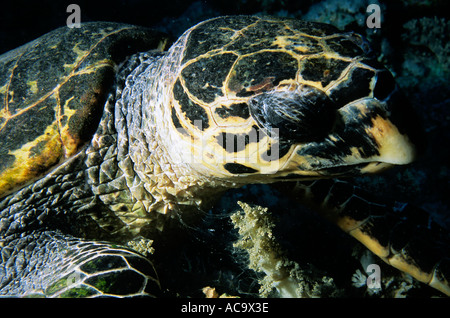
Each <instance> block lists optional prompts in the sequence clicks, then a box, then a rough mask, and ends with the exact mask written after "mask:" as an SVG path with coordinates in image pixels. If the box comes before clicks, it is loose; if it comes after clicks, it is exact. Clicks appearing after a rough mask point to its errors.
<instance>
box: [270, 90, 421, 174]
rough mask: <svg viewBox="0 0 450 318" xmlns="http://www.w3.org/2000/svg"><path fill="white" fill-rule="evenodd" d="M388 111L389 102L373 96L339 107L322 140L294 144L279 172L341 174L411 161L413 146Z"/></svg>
mask: <svg viewBox="0 0 450 318" xmlns="http://www.w3.org/2000/svg"><path fill="white" fill-rule="evenodd" d="M389 114H390V112H389V109H388V105H387V104H386V103H383V102H380V101H378V100H376V99H373V98H365V99H361V100H358V101H356V102H354V103H351V104H347V105H345V106H344V107H342V108H340V109H338V111H337V116H336V122H335V124H334V127H333V129H332V130H331V132H330V133H329V134H328V135H327V136H326V137H325V138H323V139H321V140H317V141H312V142H308V143H298V144H296V145H295V146H294V147H293V148H294V150H293V151H292V152H291V155H290V158H289V159H288V160H287V162H286V164H285V165H284V166H283V167H280V169H279V172H281V174H282V175H290V176H292V174H296V175H299V176H304V177H306V178H311V177H314V176H316V177H319V178H320V177H337V176H340V177H341V176H354V175H361V174H373V173H378V172H381V171H383V170H385V169H387V168H390V167H392V166H395V165H405V164H409V163H411V162H412V161H413V160H414V159H415V157H416V150H415V146H414V144H413V143H412V142H411V140H410V138H409V137H408V135H407V134H404V133H402V132H400V130H399V128H398V127H397V125H396V124H394V120H393V119H392V118H391V117H390V116H389ZM280 138H281V137H280Z"/></svg>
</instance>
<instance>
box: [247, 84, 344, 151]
mask: <svg viewBox="0 0 450 318" xmlns="http://www.w3.org/2000/svg"><path fill="white" fill-rule="evenodd" d="M249 108H250V113H251V114H252V116H253V118H254V119H255V120H256V122H257V123H258V126H259V127H260V128H261V129H263V131H264V132H265V133H266V134H267V135H269V136H271V137H273V138H279V139H281V141H288V142H310V141H316V140H320V139H322V138H323V137H325V136H326V135H328V133H329V132H330V131H331V128H332V126H333V122H334V119H335V116H336V109H337V107H335V105H334V103H333V102H332V101H331V100H330V99H329V98H328V96H327V95H326V94H325V93H324V92H322V91H321V90H319V89H317V88H315V87H313V86H309V85H301V86H299V87H296V88H295V89H291V88H289V89H287V90H272V91H269V92H264V93H262V94H259V95H256V96H254V97H252V98H251V99H250V100H249Z"/></svg>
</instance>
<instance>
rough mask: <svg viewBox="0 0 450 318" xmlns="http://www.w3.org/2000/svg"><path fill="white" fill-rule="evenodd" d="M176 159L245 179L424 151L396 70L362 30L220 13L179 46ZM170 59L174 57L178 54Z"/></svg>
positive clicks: (365, 169) (381, 161)
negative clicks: (373, 52) (411, 132)
mask: <svg viewBox="0 0 450 318" xmlns="http://www.w3.org/2000/svg"><path fill="white" fill-rule="evenodd" d="M171 52H172V53H170V54H178V57H179V62H178V64H177V65H179V67H178V71H177V72H175V73H176V74H175V77H174V79H173V81H172V86H171V91H170V100H171V102H170V106H171V107H170V114H169V112H167V114H168V115H167V117H169V116H170V118H168V120H169V121H171V122H172V128H173V129H174V130H173V131H176V133H173V135H172V136H171V138H170V139H168V140H169V142H170V145H169V146H168V148H170V149H171V150H172V152H173V156H172V157H177V158H178V159H179V160H180V161H181V162H187V161H189V165H190V167H191V168H193V169H194V170H197V171H199V172H201V173H202V174H203V175H208V176H211V175H212V176H215V177H218V178H221V179H226V180H234V181H236V182H241V181H242V183H247V182H270V181H271V180H282V179H308V178H321V177H335V176H347V175H359V174H364V173H374V172H378V171H380V170H383V169H385V168H387V167H389V166H392V165H399V164H407V163H409V162H411V161H412V160H413V158H414V155H415V150H414V146H413V144H412V142H411V140H410V138H409V136H408V133H407V129H406V128H405V127H406V126H405V125H404V124H403V122H407V121H408V119H407V118H406V115H407V114H408V113H410V110H408V109H407V106H405V105H404V104H403V103H401V102H400V103H399V102H398V101H397V99H396V97H395V96H397V93H396V92H397V88H396V84H395V81H394V79H393V77H392V75H391V73H390V72H389V71H388V70H386V69H385V68H384V67H383V66H382V65H380V63H378V62H377V61H376V59H374V58H373V57H370V56H369V49H368V46H367V44H366V43H365V42H364V40H363V39H362V37H361V36H359V35H357V34H353V33H342V32H341V31H339V30H338V29H336V28H334V27H332V26H330V25H326V24H321V23H311V22H304V21H298V20H293V19H275V18H258V17H249V16H237V17H221V18H216V19H212V20H209V21H206V22H203V23H201V24H199V25H196V26H194V27H193V28H191V29H190V30H188V31H187V32H186V33H185V34H184V35H183V36H182V37H181V38H180V39H179V40H178V42H177V43H175V44H174V46H173V47H172V49H171ZM169 56H171V55H169Z"/></svg>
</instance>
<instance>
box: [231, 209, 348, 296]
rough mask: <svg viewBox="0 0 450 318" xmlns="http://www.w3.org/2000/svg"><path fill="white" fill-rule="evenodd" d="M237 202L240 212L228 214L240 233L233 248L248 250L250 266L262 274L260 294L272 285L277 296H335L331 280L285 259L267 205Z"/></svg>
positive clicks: (335, 290) (266, 292)
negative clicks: (263, 275)
mask: <svg viewBox="0 0 450 318" xmlns="http://www.w3.org/2000/svg"><path fill="white" fill-rule="evenodd" d="M238 204H239V205H240V207H241V208H242V211H238V212H236V213H235V214H233V215H232V216H231V220H232V222H233V224H234V226H235V228H238V230H239V235H240V238H239V240H238V241H237V242H236V243H235V244H234V247H235V248H239V249H243V250H246V251H247V252H248V255H249V268H250V269H253V270H254V271H256V272H262V273H264V274H265V277H264V278H263V279H262V280H261V281H260V284H261V288H260V294H261V296H262V297H267V296H268V295H269V294H270V293H271V291H272V290H273V289H274V288H275V289H276V291H277V292H278V295H279V296H280V297H329V296H337V294H338V293H339V291H337V288H336V286H335V285H334V282H333V279H331V278H329V277H325V276H323V275H318V274H317V271H316V270H314V269H312V268H308V269H302V268H300V265H299V264H298V263H296V262H293V261H290V260H288V259H287V257H286V256H285V255H284V253H283V251H282V248H281V247H280V245H279V244H278V242H277V239H276V237H275V236H274V235H273V233H272V229H273V228H274V226H275V223H274V221H273V219H272V216H271V213H270V212H269V211H268V209H267V208H263V207H260V206H253V207H252V206H250V205H248V204H246V203H242V202H238Z"/></svg>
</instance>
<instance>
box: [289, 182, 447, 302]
mask: <svg viewBox="0 0 450 318" xmlns="http://www.w3.org/2000/svg"><path fill="white" fill-rule="evenodd" d="M281 186H282V187H283V188H286V184H285V185H281ZM284 190H287V191H286V192H291V193H292V194H293V196H294V197H295V198H296V199H297V200H301V201H302V202H305V201H306V202H308V203H309V204H310V206H311V207H312V208H313V209H314V210H316V211H318V212H319V213H320V214H321V215H323V216H325V217H326V218H327V219H328V220H330V221H332V222H333V223H335V224H337V225H338V226H339V227H340V228H341V229H342V230H343V231H345V232H346V233H348V234H350V235H351V236H353V237H354V238H356V239H357V240H358V241H360V242H361V243H362V244H364V245H365V246H366V247H367V248H368V249H369V250H370V251H372V252H373V253H374V254H375V255H377V256H379V257H380V258H381V259H382V260H383V261H385V262H386V263H387V264H389V265H391V266H393V267H395V268H397V269H399V270H401V271H403V272H405V273H407V274H410V275H411V276H413V277H414V278H415V279H417V280H419V281H421V282H423V283H426V284H428V285H430V286H431V287H433V288H436V289H438V290H440V291H441V292H443V293H444V294H446V295H449V296H450V283H449V282H450V250H449V248H448V246H449V244H448V243H449V239H450V237H449V235H448V233H447V232H446V231H445V230H444V229H443V228H441V227H440V226H439V225H438V224H436V223H435V222H433V221H431V222H430V218H429V215H428V213H426V212H425V211H424V210H422V209H420V208H417V207H414V206H411V205H409V204H399V203H397V204H395V203H389V202H373V201H372V200H368V199H367V198H368V197H370V196H369V195H368V193H365V192H364V191H363V190H362V189H360V188H359V187H357V186H353V185H351V184H350V183H348V182H344V181H341V180H316V181H313V182H310V183H304V182H297V183H296V185H295V187H294V188H293V189H292V188H291V189H284Z"/></svg>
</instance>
